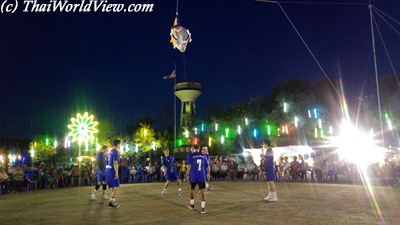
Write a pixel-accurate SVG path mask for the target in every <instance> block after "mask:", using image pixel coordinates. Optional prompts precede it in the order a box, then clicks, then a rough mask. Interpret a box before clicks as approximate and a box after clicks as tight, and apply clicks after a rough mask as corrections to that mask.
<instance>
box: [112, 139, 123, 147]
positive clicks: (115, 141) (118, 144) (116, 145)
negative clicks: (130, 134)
mask: <svg viewBox="0 0 400 225" xmlns="http://www.w3.org/2000/svg"><path fill="white" fill-rule="evenodd" d="M120 145H121V141H120V140H114V141H113V146H114V147H116V148H117V147H118V148H119V147H120Z"/></svg>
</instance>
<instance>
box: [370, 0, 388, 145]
mask: <svg viewBox="0 0 400 225" xmlns="http://www.w3.org/2000/svg"><path fill="white" fill-rule="evenodd" d="M369 18H370V21H371V36H372V51H373V54H374V67H375V82H376V92H377V97H378V110H379V123H380V125H381V138H382V146H383V147H384V146H385V140H384V137H383V124H382V112H381V101H380V93H379V80H378V66H377V61H376V50H375V37H374V25H373V19H372V4H371V0H369Z"/></svg>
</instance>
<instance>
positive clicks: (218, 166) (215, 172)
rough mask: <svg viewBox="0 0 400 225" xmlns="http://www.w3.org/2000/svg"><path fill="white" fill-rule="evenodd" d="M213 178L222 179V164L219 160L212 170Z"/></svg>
mask: <svg viewBox="0 0 400 225" xmlns="http://www.w3.org/2000/svg"><path fill="white" fill-rule="evenodd" d="M211 177H212V178H214V180H218V179H220V178H221V164H220V162H219V161H218V160H216V161H214V163H213V166H212V168H211Z"/></svg>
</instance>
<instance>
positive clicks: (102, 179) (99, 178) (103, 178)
mask: <svg viewBox="0 0 400 225" xmlns="http://www.w3.org/2000/svg"><path fill="white" fill-rule="evenodd" d="M105 173H106V171H105V170H103V174H100V171H99V169H97V168H96V179H97V183H102V182H106V181H107V179H106V174H105Z"/></svg>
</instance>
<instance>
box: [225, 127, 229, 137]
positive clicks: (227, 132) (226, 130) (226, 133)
mask: <svg viewBox="0 0 400 225" xmlns="http://www.w3.org/2000/svg"><path fill="white" fill-rule="evenodd" d="M225 136H226V137H228V136H229V128H226V129H225Z"/></svg>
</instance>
